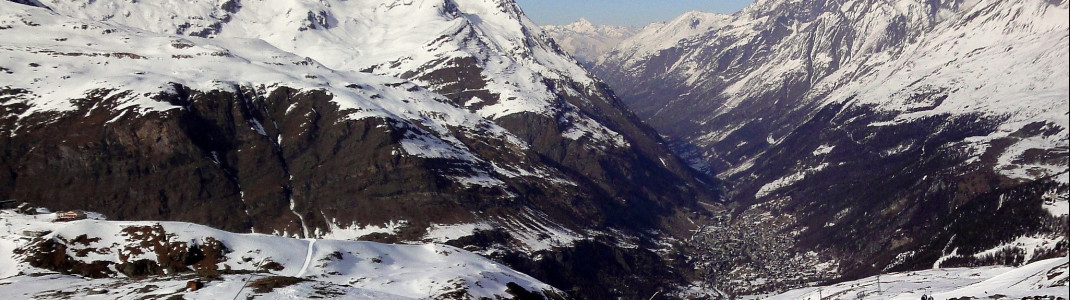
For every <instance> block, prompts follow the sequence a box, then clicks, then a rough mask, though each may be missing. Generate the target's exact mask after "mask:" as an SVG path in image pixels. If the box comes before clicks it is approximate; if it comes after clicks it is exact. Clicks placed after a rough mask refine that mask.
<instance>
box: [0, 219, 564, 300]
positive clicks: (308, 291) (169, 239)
mask: <svg viewBox="0 0 1070 300" xmlns="http://www.w3.org/2000/svg"><path fill="white" fill-rule="evenodd" d="M0 216H2V218H3V220H2V222H3V223H4V226H5V231H4V232H3V241H4V242H3V244H0V276H2V278H3V279H0V280H3V282H4V283H3V284H2V285H3V287H0V289H3V290H5V292H4V294H5V295H6V296H5V297H15V298H20V299H21V298H27V299H28V298H34V297H37V296H39V295H42V294H45V295H47V293H50V292H52V291H71V292H74V293H75V294H81V295H83V296H84V295H85V293H87V292H89V291H91V290H90V288H101V287H106V288H108V289H110V290H112V291H111V292H110V293H108V294H106V295H100V296H97V297H101V298H108V299H126V298H136V297H139V296H141V295H142V294H145V293H146V292H144V291H142V292H140V293H134V294H132V295H124V294H125V293H126V292H133V291H134V290H136V287H143V286H144V285H146V283H147V282H152V283H154V284H156V285H158V286H159V288H158V290H155V291H149V292H148V294H157V295H166V294H168V293H175V292H179V289H181V288H184V287H185V282H186V281H188V280H191V278H193V279H195V278H196V276H192V275H195V274H193V273H192V272H190V271H186V272H178V273H171V274H168V275H167V276H150V277H149V278H140V279H137V280H136V281H131V280H130V278H129V277H128V276H126V275H123V274H122V272H123V269H122V265H123V264H124V263H128V262H135V261H138V260H143V259H147V260H149V261H161V262H162V261H163V260H165V259H166V256H163V254H161V253H163V252H160V251H161V250H160V249H161V246H162V247H163V249H179V250H184V249H185V247H192V246H193V245H201V246H202V248H204V249H206V250H203V251H205V252H206V253H209V255H211V254H212V252H211V251H210V250H207V249H209V245H215V244H221V245H222V246H223V247H224V248H223V249H226V250H224V251H223V252H222V254H224V256H223V257H215V258H205V259H215V261H214V262H210V263H208V264H198V265H193V266H192V269H195V270H198V271H201V272H204V271H205V270H209V269H218V270H229V271H231V274H240V271H253V274H250V275H230V276H224V277H223V278H221V279H219V280H212V281H208V282H207V283H206V288H205V289H203V290H199V291H196V292H184V293H182V294H184V295H185V296H186V297H192V298H201V299H207V298H216V299H218V297H219V296H221V295H225V296H223V297H227V298H229V297H234V295H235V294H238V289H240V288H241V287H242V285H243V282H242V281H244V280H248V279H249V278H253V279H257V278H262V277H267V276H283V277H293V278H301V279H304V280H307V281H306V282H303V283H300V284H299V285H296V286H292V287H289V288H286V289H280V290H276V291H273V292H272V293H274V295H267V298H268V299H272V298H280V299H285V298H287V297H293V296H294V293H296V295H298V297H307V295H313V294H314V292H315V291H316V290H334V292H336V293H339V294H337V295H335V297H340V298H345V299H382V297H386V298H391V299H419V298H424V297H428V296H429V295H430V296H434V297H438V296H440V295H445V294H451V293H452V294H460V295H467V296H471V297H474V298H480V297H488V298H495V297H498V296H501V297H511V295H510V294H509V293H508V292H507V290H508V289H509V288H508V287H507V286H506V284H508V283H514V284H518V285H519V286H520V287H523V288H524V289H526V290H528V291H535V292H540V293H541V292H543V291H547V292H549V293H557V294H560V292H558V291H556V290H555V289H554V288H552V287H550V286H549V285H546V284H544V283H541V282H539V281H538V280H535V279H534V278H531V277H530V276H527V275H524V274H522V273H519V272H516V271H513V270H512V269H510V268H508V267H505V266H502V265H500V264H497V263H494V262H492V261H490V260H488V259H486V258H483V257H480V256H478V255H475V254H472V253H469V252H467V251H464V250H461V249H458V248H454V247H450V246H445V245H434V244H427V245H387V244H379V243H373V242H354V241H339V240H316V239H305V240H300V239H292V238H284V237H278V236H270V235H261V234H235V233H230V232H225V231H220V230H216V229H212V228H209V227H205V226H201V225H196V224H190V223H181V222H115V221H105V220H93V219H91V220H81V221H73V222H68V223H63V222H60V223H53V222H51V221H52V220H53V219H54V218H55V214H45V215H37V216H28V215H21V214H16V213H14V212H12V211H10V210H4V211H0ZM27 232H48V234H46V235H44V236H42V237H40V238H32V237H27V236H25V235H24V234H26V233H27ZM79 237H81V238H79ZM44 241H55V242H58V243H60V244H63V245H66V247H67V248H66V252H65V253H59V254H58V255H61V256H62V255H68V256H69V257H70V258H71V259H72V261H74V262H73V264H78V263H94V262H103V263H104V264H106V265H107V266H108V267H107V268H106V270H105V271H104V272H105V273H106V274H108V276H107V277H106V278H109V279H106V280H104V282H105V283H104V284H101V283H100V282H94V283H92V284H91V283H89V281H87V280H86V279H82V278H80V277H76V276H56V275H49V276H45V277H39V276H37V275H33V274H49V273H53V272H54V271H60V272H64V270H47V269H41V268H36V267H33V266H31V265H30V264H29V263H27V262H26V260H27V257H28V256H34V255H37V253H36V251H41V250H40V249H41V248H36V247H37V246H36V245H39V244H41V243H43V242H44ZM78 241H84V242H78ZM187 261H188V260H187ZM212 264H214V265H212ZM161 265H162V263H161ZM272 265H274V266H272ZM235 271H237V272H238V273H235ZM183 273H185V275H186V276H183ZM76 274H77V273H76ZM27 275H29V276H27ZM251 290H252V288H248V289H245V290H244V291H243V293H245V294H247V295H253V292H252V291H251ZM16 291H17V292H16ZM302 294H303V295H306V296H300V295H302Z"/></svg>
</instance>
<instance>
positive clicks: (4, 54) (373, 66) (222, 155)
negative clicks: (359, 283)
mask: <svg viewBox="0 0 1070 300" xmlns="http://www.w3.org/2000/svg"><path fill="white" fill-rule="evenodd" d="M21 2H26V1H21ZM31 4H33V6H30V5H24V4H18V3H16V2H12V1H0V8H2V9H0V40H3V41H4V43H2V45H0V106H3V108H4V109H3V110H2V112H0V148H2V149H4V151H2V152H0V156H2V159H0V162H2V166H0V168H2V169H3V170H5V171H4V172H0V197H2V198H4V199H19V200H23V201H29V202H32V203H33V204H34V205H40V206H46V207H51V208H54V209H62V210H68V209H86V210H93V211H100V212H102V213H104V214H106V215H108V216H111V217H113V218H115V219H120V220H172V221H187V222H194V223H198V224H205V225H209V226H213V227H216V228H221V229H224V230H230V231H234V232H257V233H270V234H276V235H282V236H291V237H306V238H340V239H362V240H376V241H385V242H420V243H422V242H440V243H451V244H454V245H457V246H467V247H468V249H470V250H473V251H478V252H479V253H480V254H484V255H488V256H494V257H496V258H498V259H501V260H509V262H510V265H511V266H514V267H517V268H518V269H522V268H528V269H522V270H521V271H524V272H531V273H532V274H533V275H534V276H537V277H539V278H540V279H544V280H547V283H550V284H555V285H562V284H574V283H573V282H572V281H574V280H573V279H575V278H591V281H589V282H585V283H583V284H579V283H575V284H574V285H571V286H572V289H571V290H570V291H569V293H570V294H576V295H579V296H584V297H588V298H598V297H609V296H620V295H629V294H630V293H636V294H638V293H648V291H649V293H654V292H656V291H657V288H658V285H659V284H660V283H659V282H657V281H656V280H646V279H640V278H639V277H636V276H631V274H629V273H627V271H621V272H618V273H616V274H620V277H621V278H616V279H613V278H611V277H604V276H593V275H591V274H580V273H582V272H590V271H591V270H595V269H583V268H565V267H561V266H562V265H572V264H574V262H572V261H569V262H565V261H562V260H566V259H568V260H584V261H585V262H587V261H588V259H587V258H583V257H584V254H585V253H583V252H582V251H616V252H618V255H621V256H622V257H631V256H636V255H638V256H643V255H649V256H653V257H655V258H657V256H656V255H655V254H654V253H653V252H650V251H648V248H646V247H643V248H635V247H633V248H627V249H612V248H614V247H615V245H616V243H617V242H620V243H631V242H632V241H642V242H643V243H646V242H650V241H652V240H654V239H661V238H664V237H665V236H670V235H672V234H676V233H678V232H683V229H674V228H675V227H671V226H669V224H674V223H676V222H679V221H681V220H683V217H684V216H685V215H686V211H688V210H690V209H692V208H695V207H698V203H699V202H700V201H706V202H709V201H712V200H714V194H713V193H712V192H711V191H710V187H709V185H707V184H706V183H704V182H703V181H702V180H703V178H702V176H700V175H699V174H697V173H696V172H693V170H691V169H690V168H689V167H688V166H687V165H686V164H685V163H683V162H682V161H681V160H679V159H678V158H676V157H675V156H674V155H673V154H672V153H671V151H670V150H669V148H668V146H666V145H665V144H664V143H663V142H662V141H661V139H660V138H659V137H658V136H657V135H656V134H655V133H654V132H653V130H651V129H650V128H648V127H646V126H645V125H643V124H642V123H641V122H640V121H638V119H637V118H636V117H635V116H634V115H632V114H631V113H630V112H629V111H628V110H627V109H625V107H624V105H623V103H621V102H620V101H619V100H618V99H616V98H615V97H614V96H613V95H612V93H610V92H609V90H608V89H607V88H606V86H605V85H604V84H603V83H601V82H600V81H598V80H596V79H594V78H593V77H592V76H591V75H590V74H589V73H588V72H587V71H586V70H584V69H583V68H582V67H581V66H580V65H579V64H578V63H577V62H576V61H575V60H574V59H572V58H570V57H569V56H568V55H567V54H565V53H563V52H561V51H560V50H559V49H557V48H556V47H555V46H554V45H555V44H554V43H553V42H552V40H551V39H550V38H549V37H548V36H546V35H545V34H544V33H543V32H542V30H541V29H539V28H538V27H537V26H535V25H534V23H532V22H531V21H530V20H528V19H527V18H526V17H525V16H523V14H522V12H521V11H520V9H519V8H518V7H517V5H516V4H515V3H514V2H513V1H508V0H437V1H432V0H427V1H410V0H404V1H403V0H381V1H333V0H331V1H282V2H278V1H270V2H269V1H257V0H247V1H237V0H226V1H214V0H199V1H134V2H131V1H109V0H95V1H90V0H86V1H51V0H47V1H34V2H33V3H31ZM706 180H707V182H709V180H708V179H706ZM575 245H583V247H579V246H576V247H571V246H575ZM578 249H583V250H578ZM607 249H608V250H607ZM569 251H572V252H569ZM546 252H569V253H571V254H569V255H560V256H546V255H539V254H540V253H546ZM537 257H548V258H547V259H543V260H542V261H539V262H535V261H533V259H534V258H537ZM606 259H607V260H593V261H589V262H590V263H608V265H603V266H601V268H602V269H606V268H609V269H618V270H624V269H629V270H631V271H635V270H636V268H635V266H626V265H624V264H623V263H620V262H622V261H627V260H609V258H608V257H607V258H606ZM658 259H660V258H658ZM650 261H651V262H652V263H649V264H646V265H645V266H644V268H646V267H649V268H651V269H657V270H659V271H658V272H661V271H664V270H665V269H666V268H668V267H666V266H665V265H664V264H661V263H653V262H654V261H653V260H650ZM640 269H641V268H640ZM667 272H668V271H667ZM659 274H660V273H659ZM547 278H550V279H552V280H557V282H550V279H547ZM659 278H660V279H661V280H669V281H674V280H678V278H677V276H676V275H673V274H667V275H664V276H660V277H659ZM599 284H610V285H614V286H619V287H620V288H605V286H599ZM595 286H599V288H594V287H595ZM625 287H627V288H625ZM576 291H580V292H576ZM586 292H591V293H594V294H584V293H586Z"/></svg>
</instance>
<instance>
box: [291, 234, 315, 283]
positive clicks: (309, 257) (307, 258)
mask: <svg viewBox="0 0 1070 300" xmlns="http://www.w3.org/2000/svg"><path fill="white" fill-rule="evenodd" d="M315 245H316V240H310V241H309V242H308V253H307V254H305V265H304V266H301V271H299V272H297V276H294V277H302V276H305V272H307V271H308V265H309V264H312V250H313V249H314V248H313V247H315Z"/></svg>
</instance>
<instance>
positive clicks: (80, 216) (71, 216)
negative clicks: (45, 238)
mask: <svg viewBox="0 0 1070 300" xmlns="http://www.w3.org/2000/svg"><path fill="white" fill-rule="evenodd" d="M85 218H86V215H85V212H83V211H80V210H72V211H65V212H61V213H56V220H55V221H54V222H70V221H76V220H84V219H85Z"/></svg>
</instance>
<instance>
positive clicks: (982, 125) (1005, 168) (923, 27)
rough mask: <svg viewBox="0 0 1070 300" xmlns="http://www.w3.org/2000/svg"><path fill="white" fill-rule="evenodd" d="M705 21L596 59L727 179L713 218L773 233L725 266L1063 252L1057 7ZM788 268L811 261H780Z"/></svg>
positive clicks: (885, 10)
mask: <svg viewBox="0 0 1070 300" xmlns="http://www.w3.org/2000/svg"><path fill="white" fill-rule="evenodd" d="M687 18H691V17H690V16H684V17H681V20H683V19H687ZM713 19H714V20H715V21H714V22H711V23H705V24H710V25H709V26H708V27H706V28H707V29H705V30H699V31H696V32H687V33H683V34H681V33H679V32H680V31H677V30H669V31H662V32H659V31H657V30H656V29H657V28H654V30H645V31H644V32H641V33H639V34H637V35H636V36H635V37H633V38H632V39H630V40H627V41H625V42H622V43H621V46H619V47H618V48H617V49H615V50H613V51H611V52H610V53H609V54H608V55H606V56H604V57H603V58H602V59H601V60H600V64H599V65H598V66H597V67H596V68H595V69H596V70H597V71H596V73H598V74H599V75H600V76H601V77H602V78H603V79H605V80H606V81H607V82H608V83H609V84H610V85H611V86H612V87H613V88H614V90H615V91H616V92H617V94H618V95H620V96H621V97H622V99H624V100H625V102H626V103H628V105H629V106H630V107H631V108H632V109H633V110H634V111H636V113H637V114H638V115H640V117H642V118H643V119H645V120H646V121H647V122H649V123H650V124H651V125H652V126H654V127H655V128H656V129H658V130H659V131H660V132H661V133H662V134H664V135H666V136H667V137H668V138H669V139H670V140H672V142H673V145H674V147H675V149H676V150H677V151H678V153H680V154H681V155H683V156H685V157H686V158H687V159H688V160H689V161H691V162H692V163H693V164H694V165H695V166H696V167H697V168H703V169H705V170H707V171H708V172H710V173H711V174H717V176H718V177H720V178H722V179H723V180H724V182H725V185H726V188H725V190H726V200H727V201H730V202H732V203H737V204H738V205H739V206H740V207H741V208H740V209H739V210H738V211H737V212H736V214H735V215H734V219H733V220H732V221H730V222H729V223H730V224H728V225H723V226H735V227H748V226H753V225H749V224H754V222H757V223H758V224H762V225H761V227H763V228H764V229H763V231H767V232H768V231H773V232H777V234H769V235H774V236H778V238H770V239H768V242H752V243H757V244H761V245H752V246H754V247H775V248H777V249H783V250H784V253H781V254H777V255H770V256H771V257H775V258H773V259H769V258H767V259H766V260H767V261H770V263H768V264H766V265H762V264H761V263H755V264H754V265H752V266H750V267H746V268H744V269H751V270H752V271H753V272H750V273H748V272H728V271H725V272H728V273H730V274H741V273H748V274H768V276H777V275H775V274H777V273H783V272H777V271H770V270H771V269H774V270H775V269H776V268H780V267H784V268H803V269H808V270H810V271H806V272H804V273H809V274H811V275H802V276H803V277H810V278H811V280H817V279H818V278H822V277H825V278H827V277H829V276H847V277H852V278H855V277H858V276H862V275H870V274H874V273H876V272H877V271H880V270H881V269H884V268H889V269H892V270H911V269H918V268H925V267H931V266H932V265H934V263H937V262H953V263H950V265H960V266H961V265H975V264H985V263H993V262H992V261H991V260H989V261H987V262H982V261H984V259H981V258H980V257H981V256H982V255H981V253H984V252H985V251H988V250H990V249H993V248H994V247H999V246H1000V245H1002V244H1004V243H1005V242H1008V241H1014V240H1018V239H1022V238H1028V237H1029V236H1032V235H1036V234H1040V235H1045V236H1048V241H1050V242H1052V243H1050V245H1051V247H1050V248H1049V250H1052V249H1054V250H1052V251H1055V252H1060V251H1061V252H1063V253H1065V251H1066V248H1067V246H1066V243H1065V242H1059V243H1056V242H1055V241H1057V240H1059V239H1060V237H1062V240H1065V236H1066V235H1067V234H1068V230H1067V227H1066V225H1065V224H1066V221H1065V220H1066V212H1065V209H1060V208H1059V207H1066V201H1067V199H1068V198H1070V197H1068V195H1067V193H1068V191H1070V185H1068V184H1070V174H1068V166H1070V164H1068V153H1070V152H1068V146H1070V142H1068V140H1070V115H1068V113H1067V109H1066V108H1067V107H1068V106H1070V102H1068V101H1070V100H1068V98H1070V83H1068V80H1067V74H1068V73H1070V65H1068V60H1070V59H1068V52H1070V46H1068V39H1070V38H1068V25H1067V24H1068V21H1067V19H1068V4H1067V2H1066V1H1041V0H1012V1H1003V0H1000V1H988V0H969V1H958V0H948V1H894V2H888V1H869V0H856V1H825V0H802V1H786V0H763V1H758V2H757V3H755V4H753V5H751V6H749V7H747V8H745V9H744V10H742V11H741V12H739V13H737V14H734V15H732V16H719V17H717V18H713ZM678 21H679V20H678ZM675 23H680V22H675ZM683 23H686V22H683ZM698 23H702V22H698ZM1060 220H1061V221H1060ZM717 226H721V225H717ZM717 226H712V227H711V228H710V229H708V230H705V232H709V233H711V234H712V235H714V236H722V232H723V231H724V230H722V229H720V228H722V227H717ZM978 228H984V229H985V230H978ZM753 234H754V235H756V236H758V237H761V236H764V235H765V234H763V233H762V232H760V231H759V232H754V233H753ZM708 240H709V241H710V243H714V244H716V245H720V246H723V247H725V250H724V251H725V252H729V253H731V252H735V251H736V250H734V249H738V248H740V247H744V248H745V247H748V246H747V245H738V244H736V242H733V241H730V240H729V241H725V240H724V239H717V238H710V239H708ZM749 240H753V241H761V240H763V239H760V238H755V239H749ZM744 243H746V242H744ZM770 245H774V246H770ZM785 245H791V246H785ZM715 248H716V247H715ZM1011 248H1013V247H1011ZM1025 249H1026V248H1024V247H1023V248H1022V249H1020V250H1008V251H1007V253H1014V254H1013V255H1010V256H1012V257H1018V258H1017V259H1018V260H1021V259H1022V258H1024V257H1026V256H1028V255H1026V253H1027V252H1028V253H1032V250H1025ZM767 252H768V251H767ZM796 260H798V261H807V262H808V263H807V264H805V265H813V266H816V267H818V270H822V271H818V272H814V271H813V270H814V269H813V268H810V267H799V266H798V265H799V264H783V263H782V262H784V261H796ZM1025 260H1026V261H1028V260H1030V259H1029V258H1026V259H1025ZM772 261H777V263H773V262H772ZM944 266H948V264H945V265H944ZM739 267H740V265H729V266H725V268H728V269H732V268H739ZM826 271H827V272H826ZM754 272H756V273H754ZM800 272H802V271H801V270H800ZM729 276H737V275H729ZM763 276H764V275H763ZM796 280H803V281H805V280H806V279H804V278H795V277H792V278H788V279H784V280H783V281H779V282H780V283H783V284H789V283H787V282H794V281H796ZM751 282H753V281H751ZM766 282H767V284H765V285H766V286H767V287H768V286H776V285H777V284H780V283H769V282H777V281H776V280H773V281H766ZM736 287H738V286H736Z"/></svg>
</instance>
